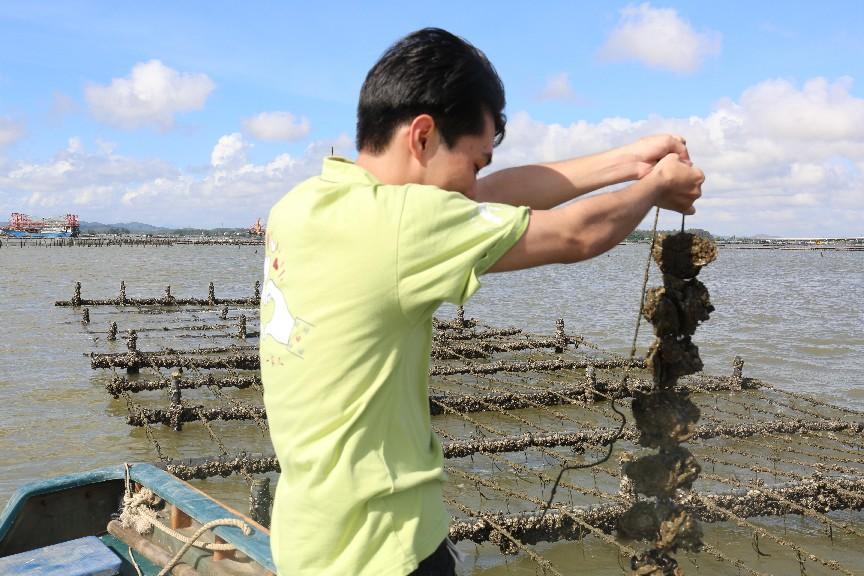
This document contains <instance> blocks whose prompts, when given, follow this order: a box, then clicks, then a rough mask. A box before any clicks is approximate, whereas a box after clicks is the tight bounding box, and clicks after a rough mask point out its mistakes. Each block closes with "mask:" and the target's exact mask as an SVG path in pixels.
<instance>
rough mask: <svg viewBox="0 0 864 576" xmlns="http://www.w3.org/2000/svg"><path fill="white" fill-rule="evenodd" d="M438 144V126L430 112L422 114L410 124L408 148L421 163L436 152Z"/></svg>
mask: <svg viewBox="0 0 864 576" xmlns="http://www.w3.org/2000/svg"><path fill="white" fill-rule="evenodd" d="M437 146H438V127H437V126H436V125H435V119H434V118H432V116H430V115H429V114H420V115H419V116H417V117H415V118H414V120H412V121H411V124H410V125H409V126H408V148H409V150H410V151H411V155H412V156H413V157H414V158H415V159H416V160H417V161H418V162H420V163H421V164H425V163H426V159H427V158H429V156H430V155H431V154H433V153H434V152H435V148H437Z"/></svg>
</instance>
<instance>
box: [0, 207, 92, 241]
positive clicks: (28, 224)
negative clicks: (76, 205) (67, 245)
mask: <svg viewBox="0 0 864 576" xmlns="http://www.w3.org/2000/svg"><path fill="white" fill-rule="evenodd" d="M79 230H80V226H79V223H78V216H77V215H76V214H66V216H63V217H59V218H42V219H39V220H36V219H33V218H31V217H30V216H28V215H27V214H21V213H20V212H13V213H12V215H11V216H10V217H9V223H8V224H7V225H6V226H3V227H2V228H0V234H3V235H5V236H9V237H10V238H73V237H77V236H78V232H79Z"/></svg>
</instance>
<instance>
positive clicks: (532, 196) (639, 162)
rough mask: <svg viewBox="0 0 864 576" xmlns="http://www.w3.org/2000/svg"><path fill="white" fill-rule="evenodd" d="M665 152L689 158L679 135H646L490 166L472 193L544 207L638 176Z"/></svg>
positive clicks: (480, 197) (480, 198) (488, 199)
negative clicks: (601, 147)
mask: <svg viewBox="0 0 864 576" xmlns="http://www.w3.org/2000/svg"><path fill="white" fill-rule="evenodd" d="M669 153H675V154H678V155H679V156H680V157H681V158H682V159H684V160H685V161H689V156H688V155H687V147H686V146H685V143H684V139H683V138H682V137H680V136H671V135H669V134H661V135H656V136H648V137H645V138H642V139H640V140H637V141H636V142H634V143H632V144H628V145H627V146H621V147H620V148H614V149H612V150H609V151H607V152H602V153H600V154H592V155H590V156H581V157H579V158H573V159H570V160H563V161H560V162H549V163H542V164H531V165H527V166H518V167H515V168H505V169H503V170H499V171H498V172H493V173H492V174H489V175H488V176H484V177H483V178H480V179H479V180H478V181H477V185H476V188H475V195H474V197H475V199H476V200H477V201H478V202H500V203H502V204H511V205H514V206H530V207H531V208H533V209H535V210H548V209H550V208H554V207H555V206H558V205H560V204H563V203H564V202H567V201H569V200H572V199H574V198H576V197H578V196H581V195H582V194H587V193H588V192H593V191H594V190H599V189H600V188H604V187H606V186H609V185H612V184H618V183H620V182H627V181H630V180H638V179H639V178H642V177H643V176H645V175H646V174H648V173H649V172H650V171H651V169H652V168H653V167H654V165H655V164H656V163H657V162H658V161H659V160H660V159H661V158H663V157H664V156H666V155H667V154H669Z"/></svg>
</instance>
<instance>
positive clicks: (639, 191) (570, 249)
mask: <svg viewBox="0 0 864 576" xmlns="http://www.w3.org/2000/svg"><path fill="white" fill-rule="evenodd" d="M704 180H705V176H704V174H703V173H702V171H701V170H699V169H698V168H695V167H693V166H692V165H691V163H690V162H689V161H687V160H684V159H682V158H680V157H679V156H678V155H677V154H669V155H667V156H666V157H665V158H663V159H662V160H661V161H660V162H658V163H657V165H656V166H655V167H654V168H653V169H652V170H651V171H650V173H649V174H648V175H646V176H645V177H644V178H642V179H641V180H639V181H637V182H635V183H633V184H632V185H630V186H628V187H627V188H624V189H622V190H616V191H614V192H607V193H605V194H598V195H596V196H591V197H590V198H584V199H581V200H579V201H578V202H574V203H572V204H569V205H567V206H563V207H561V208H557V209H555V210H534V211H533V212H532V213H531V220H530V221H529V223H528V228H527V230H526V231H525V233H524V234H523V235H522V238H521V239H520V240H519V242H517V243H516V244H515V245H514V246H513V248H511V249H510V250H509V251H508V252H507V253H506V254H505V255H504V256H502V257H501V258H500V259H499V260H498V262H496V263H495V264H494V265H493V266H492V268H491V269H490V270H489V271H490V272H505V271H508V270H520V269H522V268H533V267H534V266H541V265H543V264H554V263H569V262H578V261H581V260H587V259H589V258H593V257H594V256H597V255H599V254H602V253H603V252H606V251H607V250H609V249H611V248H613V247H614V246H615V245H617V244H618V243H619V242H620V241H621V240H623V239H624V238H625V237H626V236H627V234H629V233H630V232H632V231H633V229H635V228H636V226H637V225H638V224H639V222H641V221H642V218H644V217H645V215H646V214H647V213H648V211H649V210H650V209H651V207H652V206H659V207H661V208H666V209H669V210H675V211H677V212H682V213H684V214H693V213H694V212H695V209H694V208H693V202H695V201H696V199H697V198H699V196H701V194H702V191H701V186H702V182H704Z"/></svg>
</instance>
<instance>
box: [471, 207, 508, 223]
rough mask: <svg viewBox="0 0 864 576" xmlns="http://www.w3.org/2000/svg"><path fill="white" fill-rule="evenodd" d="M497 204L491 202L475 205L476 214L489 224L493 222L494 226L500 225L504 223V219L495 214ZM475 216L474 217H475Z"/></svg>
mask: <svg viewBox="0 0 864 576" xmlns="http://www.w3.org/2000/svg"><path fill="white" fill-rule="evenodd" d="M498 209H499V208H498V206H494V205H492V204H486V203H485V202H484V203H483V204H478V205H477V216H480V218H482V219H483V220H485V221H486V222H488V223H489V224H493V225H495V226H501V225H503V224H504V219H503V218H501V216H499V215H498V214H497V211H498ZM475 218H476V217H475Z"/></svg>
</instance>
